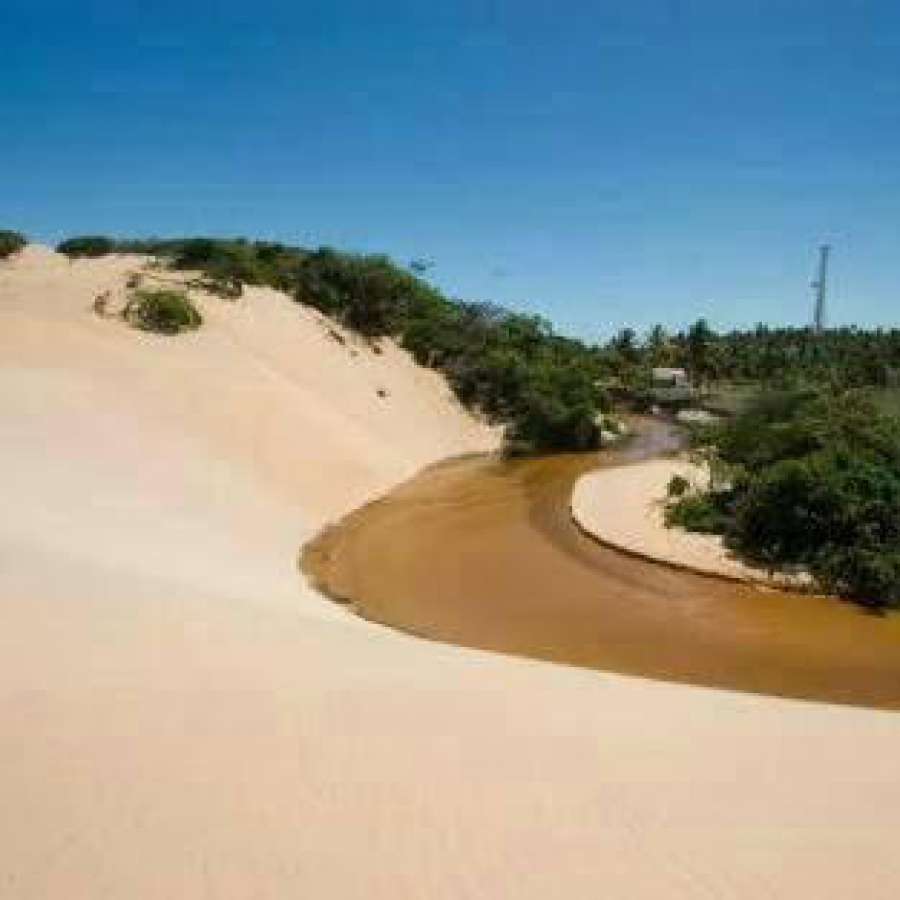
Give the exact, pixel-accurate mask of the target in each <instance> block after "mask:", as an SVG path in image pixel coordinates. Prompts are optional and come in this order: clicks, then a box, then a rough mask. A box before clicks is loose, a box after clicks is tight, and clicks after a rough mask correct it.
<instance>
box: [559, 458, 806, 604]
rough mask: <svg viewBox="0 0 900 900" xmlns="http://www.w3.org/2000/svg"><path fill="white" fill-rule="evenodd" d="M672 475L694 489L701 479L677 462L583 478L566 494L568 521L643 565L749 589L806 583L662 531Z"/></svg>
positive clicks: (694, 536) (703, 541)
mask: <svg viewBox="0 0 900 900" xmlns="http://www.w3.org/2000/svg"><path fill="white" fill-rule="evenodd" d="M675 475H680V476H681V477H682V478H684V479H686V480H687V481H688V482H689V483H690V484H695V485H699V484H702V483H703V481H704V479H705V478H706V475H705V473H704V471H703V469H702V468H700V467H699V466H697V465H695V464H693V463H692V462H690V461H689V460H687V459H685V458H683V457H678V458H674V457H673V458H665V459H653V460H647V461H646V462H641V463H639V464H637V465H632V466H621V467H618V468H616V469H609V470H605V471H602V472H601V471H597V472H588V473H587V474H586V475H583V476H582V477H581V478H579V479H578V481H577V483H576V484H575V488H574V490H573V491H572V517H573V518H574V519H575V521H576V522H577V523H578V525H579V527H580V528H581V529H582V530H583V531H584V532H585V533H586V534H590V535H593V536H594V537H595V538H597V539H598V540H599V541H602V542H603V543H604V544H607V545H609V546H610V547H616V548H617V549H619V550H624V551H625V552H626V553H632V554H634V555H635V556H639V557H643V558H646V559H649V560H656V561H658V562H663V563H667V564H669V565H672V566H675V567H678V568H685V569H689V570H691V571H693V572H701V573H705V574H709V575H718V576H721V577H724V578H729V579H733V580H735V581H744V582H749V583H753V584H762V585H770V584H771V585H792V584H793V585H794V586H796V587H802V586H803V585H805V584H806V583H807V579H804V578H802V577H801V576H800V575H795V576H789V575H787V574H782V573H777V572H776V573H772V572H769V571H767V570H766V569H762V568H758V567H755V566H751V565H748V564H747V563H745V562H742V561H741V560H739V559H737V558H736V557H735V556H734V555H733V554H731V553H730V552H729V551H728V549H727V548H726V547H725V546H724V545H723V544H722V541H721V539H720V538H719V537H717V536H716V535H709V534H699V533H696V532H690V531H686V530H685V529H683V528H678V527H674V528H667V527H666V524H665V503H666V488H667V486H668V484H669V480H670V479H671V478H672V477H673V476H675Z"/></svg>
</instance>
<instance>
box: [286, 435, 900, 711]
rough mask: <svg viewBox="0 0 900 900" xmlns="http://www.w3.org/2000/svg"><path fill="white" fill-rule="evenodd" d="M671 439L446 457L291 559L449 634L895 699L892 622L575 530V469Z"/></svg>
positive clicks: (696, 680) (673, 673)
mask: <svg viewBox="0 0 900 900" xmlns="http://www.w3.org/2000/svg"><path fill="white" fill-rule="evenodd" d="M676 448H677V436H676V435H675V433H674V431H673V430H672V429H671V428H670V427H668V426H667V425H666V424H664V423H660V422H648V423H644V426H643V428H642V430H641V432H640V434H639V435H638V436H636V437H635V438H634V439H633V440H632V441H631V442H630V443H629V444H628V445H627V446H625V447H623V448H622V449H620V450H616V451H610V452H604V453H602V454H581V455H574V454H573V455H559V456H552V457H545V458H540V459H528V460H514V461H501V460H498V459H496V458H493V457H474V458H466V459H460V460H455V461H451V462H448V463H443V464H440V465H438V466H435V467H432V468H431V469H428V470H426V471H425V472H423V473H421V474H420V475H419V476H417V477H416V478H414V479H413V480H411V481H410V482H407V483H406V484H404V485H402V486H400V487H399V488H397V489H396V490H395V491H393V492H392V493H391V494H389V495H388V496H387V497H386V498H384V499H382V500H379V501H377V502H375V503H372V504H370V505H368V506H366V507H364V508H363V509H361V510H358V511H357V512H355V513H353V514H351V515H350V516H348V517H347V518H346V519H345V520H343V521H342V522H341V523H339V524H338V525H337V526H335V527H333V528H331V529H328V530H327V531H325V532H323V533H322V534H321V535H319V537H318V538H316V539H315V540H314V541H313V542H312V543H311V544H310V545H308V546H307V547H306V548H305V550H304V553H303V567H304V570H305V571H306V572H307V573H308V574H309V575H310V577H311V578H312V580H313V581H314V582H316V583H317V584H318V585H319V586H320V587H321V588H322V589H323V590H324V591H325V592H326V593H328V594H329V595H331V596H332V597H335V598H338V599H342V600H345V601H348V602H350V603H352V605H353V607H354V609H356V611H357V612H358V613H359V614H360V615H363V616H365V617H367V618H370V619H373V620H375V621H379V622H383V623H385V624H389V625H393V626H395V627H397V628H401V629H403V630H406V631H409V632H412V633H415V634H419V635H422V636H426V637H430V638H435V639H439V640H443V641H448V642H451V643H457V644H463V645H466V646H471V647H479V648H483V649H489V650H497V651H503V652H508V653H515V654H519V655H524V656H532V657H537V658H540V659H547V660H554V661H557V662H567V663H572V664H575V665H580V666H588V667H592V668H597V669H605V670H609V671H616V672H623V673H629V674H635V675H645V676H649V677H653V678H661V679H667V680H674V681H683V682H690V683H693V684H701V685H708V686H716V687H724V688H731V689H737V690H749V691H758V692H762V693H771V694H778V695H783V696H788V697H800V698H809V699H820V700H830V701H834V702H842V703H855V704H860V705H870V706H879V707H886V708H893V709H900V616H887V617H875V616H872V615H869V614H867V613H864V612H862V611H860V610H859V609H857V608H856V607H854V606H852V605H850V604H847V603H843V602H840V601H837V600H829V599H825V598H820V597H810V596H803V595H797V594H789V593H785V592H779V591H766V590H762V589H758V588H751V587H746V586H743V585H734V584H730V583H727V582H724V581H720V580H718V579H713V578H708V577H703V576H700V575H692V574H690V573H687V572H679V571H674V570H672V569H668V568H666V567H664V566H657V565H653V564H651V563H646V562H643V561H640V560H637V559H633V558H631V557H628V556H625V555H623V554H620V553H617V552H616V551H614V550H610V549H607V548H604V547H601V546H599V545H598V544H596V543H595V542H594V541H592V540H590V539H589V538H586V537H585V536H584V535H582V534H581V533H580V532H579V531H578V529H577V528H576V527H575V526H574V525H573V523H572V521H571V518H570V516H569V497H570V494H571V488H572V484H573V483H574V481H575V479H576V478H577V477H578V476H579V475H580V474H582V473H583V472H585V471H587V470H589V469H592V468H596V467H598V466H604V467H605V466H612V465H621V464H625V463H628V462H633V461H636V460H640V459H645V458H647V457H650V456H655V455H659V454H662V453H665V452H668V451H671V450H674V449H676ZM610 515H615V510H610Z"/></svg>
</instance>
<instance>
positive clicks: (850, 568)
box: [669, 389, 900, 606]
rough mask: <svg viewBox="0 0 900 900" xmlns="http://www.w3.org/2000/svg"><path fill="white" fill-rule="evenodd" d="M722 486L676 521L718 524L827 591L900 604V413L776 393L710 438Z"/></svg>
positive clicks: (690, 501) (679, 507)
mask: <svg viewBox="0 0 900 900" xmlns="http://www.w3.org/2000/svg"><path fill="white" fill-rule="evenodd" d="M697 441H698V442H699V443H702V444H703V445H705V446H707V447H708V448H712V453H711V465H712V472H713V475H714V477H713V488H712V489H711V490H710V491H707V492H702V493H696V492H687V493H683V494H682V495H681V496H676V497H673V500H672V503H671V505H670V511H669V519H670V521H672V522H677V523H679V524H683V525H685V526H687V527H689V528H694V529H695V530H707V531H718V532H722V533H724V535H725V538H726V541H727V543H728V544H729V545H730V546H732V547H733V548H735V549H736V550H737V551H738V552H739V553H741V554H743V555H744V556H745V557H748V558H750V559H753V560H756V561H758V562H760V563H763V564H765V565H768V566H773V567H780V566H784V565H802V566H805V567H807V568H808V569H809V571H810V572H811V573H812V574H813V576H814V577H815V578H816V580H817V582H818V583H819V584H820V585H821V586H822V587H823V588H825V589H827V590H830V591H833V592H836V593H838V594H841V595H843V596H846V597H849V598H852V599H855V600H858V601H860V602H862V603H865V604H869V605H872V606H900V419H898V418H896V417H894V416H890V415H886V414H884V413H883V412H881V411H880V410H879V408H878V406H877V404H876V403H875V402H874V400H873V397H872V394H871V392H867V391H860V390H858V389H849V390H843V391H837V392H832V391H814V390H794V391H784V392H769V393H767V394H765V395H763V396H761V397H760V398H759V399H758V400H757V401H756V402H755V403H753V404H752V405H751V406H750V407H749V408H748V409H747V410H746V411H745V412H743V413H741V414H739V415H737V416H735V417H734V418H732V419H729V420H726V421H724V422H723V423H721V424H718V425H716V426H713V427H711V428H709V429H707V430H706V431H705V433H701V434H699V435H698V437H697Z"/></svg>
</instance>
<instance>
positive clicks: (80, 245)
mask: <svg viewBox="0 0 900 900" xmlns="http://www.w3.org/2000/svg"><path fill="white" fill-rule="evenodd" d="M56 250H57V252H58V253H63V254H64V255H66V256H68V257H69V259H77V258H79V257H89V258H96V257H100V256H107V255H108V254H110V253H113V252H117V247H116V242H115V241H114V240H113V239H112V238H108V237H103V236H102V235H83V236H81V237H74V238H69V239H68V240H65V241H62V242H61V243H59V244H57V246H56ZM122 252H124V251H122Z"/></svg>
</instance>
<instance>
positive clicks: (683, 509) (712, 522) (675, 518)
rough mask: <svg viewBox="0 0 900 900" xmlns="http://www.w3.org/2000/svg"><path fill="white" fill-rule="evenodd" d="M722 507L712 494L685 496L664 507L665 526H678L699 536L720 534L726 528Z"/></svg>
mask: <svg viewBox="0 0 900 900" xmlns="http://www.w3.org/2000/svg"><path fill="white" fill-rule="evenodd" d="M722 506H723V504H722V501H721V500H720V499H719V498H717V496H716V495H714V494H703V493H698V494H685V495H684V496H681V497H679V498H678V499H677V500H676V501H675V502H674V503H671V504H669V506H667V507H666V512H665V520H666V525H668V526H670V527H671V526H672V525H679V526H681V527H682V528H686V529H688V531H698V532H700V533H701V534H722V533H723V532H724V531H725V529H726V528H727V527H728V516H727V515H726V514H725V512H724V511H723V509H722Z"/></svg>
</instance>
